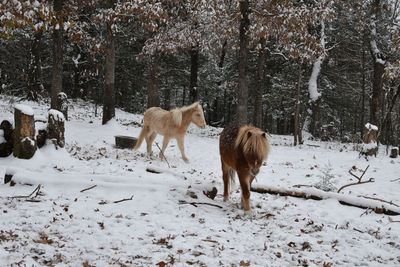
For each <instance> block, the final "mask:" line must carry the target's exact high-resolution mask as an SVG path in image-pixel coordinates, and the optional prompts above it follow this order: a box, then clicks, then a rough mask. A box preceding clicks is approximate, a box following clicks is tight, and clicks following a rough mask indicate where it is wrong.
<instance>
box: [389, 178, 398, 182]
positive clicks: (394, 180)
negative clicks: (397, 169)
mask: <svg viewBox="0 0 400 267" xmlns="http://www.w3.org/2000/svg"><path fill="white" fill-rule="evenodd" d="M399 180H400V178H397V179H393V180H390V181H391V182H396V181H399Z"/></svg>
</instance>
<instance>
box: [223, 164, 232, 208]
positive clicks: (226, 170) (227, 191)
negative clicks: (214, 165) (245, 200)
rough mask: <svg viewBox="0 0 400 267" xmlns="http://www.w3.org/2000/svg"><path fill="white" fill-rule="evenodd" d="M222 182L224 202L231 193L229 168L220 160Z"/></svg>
mask: <svg viewBox="0 0 400 267" xmlns="http://www.w3.org/2000/svg"><path fill="white" fill-rule="evenodd" d="M221 166H222V180H224V201H226V200H228V199H229V195H230V193H231V181H230V180H231V177H230V175H229V170H230V167H229V166H228V165H226V164H225V163H224V162H223V161H222V160H221Z"/></svg>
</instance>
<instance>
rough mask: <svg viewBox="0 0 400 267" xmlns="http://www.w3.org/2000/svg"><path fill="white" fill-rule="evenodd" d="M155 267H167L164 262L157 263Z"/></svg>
mask: <svg viewBox="0 0 400 267" xmlns="http://www.w3.org/2000/svg"><path fill="white" fill-rule="evenodd" d="M156 265H158V266H160V267H165V266H167V264H166V263H165V262H164V261H160V262H159V263H157V264H156Z"/></svg>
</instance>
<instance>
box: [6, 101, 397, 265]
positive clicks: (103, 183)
mask: <svg viewBox="0 0 400 267" xmlns="http://www.w3.org/2000/svg"><path fill="white" fill-rule="evenodd" d="M15 101H16V100H15V99H12V98H9V97H4V96H0V121H2V120H3V119H6V118H12V116H13V108H12V107H13V105H14V104H15V103H14V102H15ZM22 104H25V105H28V106H31V107H32V109H33V111H34V113H35V117H39V116H42V117H43V116H44V117H47V108H48V106H49V105H48V104H43V103H42V105H39V104H37V103H33V102H25V101H23V102H22ZM94 110H95V108H94V106H93V105H91V104H89V103H84V102H81V101H78V102H72V103H71V106H70V109H69V114H70V120H69V121H67V122H66V133H65V136H66V147H65V149H58V150H56V149H55V148H54V147H53V146H52V145H47V146H46V147H44V148H42V149H40V150H38V151H37V152H36V154H35V156H34V157H33V158H32V159H30V160H21V159H16V158H14V157H13V156H9V157H7V158H0V178H1V180H3V177H4V175H5V173H6V172H7V171H8V172H14V173H15V174H14V177H13V180H14V181H15V182H17V185H15V186H13V187H10V186H9V184H3V182H1V184H0V214H1V215H0V266H82V265H83V266H191V265H193V266H400V237H399V234H400V216H388V215H383V214H376V213H374V212H372V211H371V210H364V209H360V208H356V207H350V206H344V205H341V204H340V203H339V202H338V201H337V200H335V199H326V200H322V201H316V200H306V199H300V198H293V197H282V196H277V195H270V194H259V193H254V192H253V193H252V194H251V204H252V207H253V212H252V215H250V216H245V215H244V214H243V210H241V209H240V208H239V202H240V190H239V187H238V189H237V190H236V191H235V192H234V193H233V195H232V196H231V199H230V200H229V201H227V202H224V201H223V200H222V195H221V194H222V178H221V170H220V161H219V154H218V135H219V132H220V131H221V129H217V128H212V127H207V128H206V129H204V130H201V129H197V128H195V127H194V126H193V125H192V126H191V127H190V129H189V133H188V134H187V136H186V140H185V148H186V151H187V153H186V154H187V156H188V157H189V160H190V163H188V164H187V163H184V162H183V161H182V159H181V158H180V152H179V149H178V147H177V144H176V142H175V141H172V142H171V143H170V145H169V147H168V148H167V150H166V153H165V154H166V157H167V159H168V162H169V164H170V165H171V168H169V167H168V165H167V163H166V162H165V161H162V160H160V159H159V158H157V157H153V158H152V157H149V156H147V155H146V154H145V145H144V144H142V147H141V148H140V150H139V151H133V150H130V149H117V148H115V146H114V144H115V141H114V136H115V135H131V136H138V135H139V132H140V127H139V125H140V123H141V118H142V116H140V115H134V114H130V113H126V112H123V111H120V110H117V112H116V118H117V119H116V120H113V121H112V122H110V123H109V124H107V125H105V126H102V125H101V117H100V116H98V117H95V116H94ZM99 114H101V113H99ZM156 142H158V143H159V144H161V142H162V138H161V137H160V136H159V137H157V139H156ZM270 142H271V144H272V147H271V148H272V149H271V154H270V157H269V159H268V161H267V164H266V166H264V167H262V169H261V172H260V174H259V175H258V177H257V180H256V181H255V183H254V184H253V185H254V186H257V187H261V186H273V187H280V188H291V187H292V186H296V185H302V186H300V189H302V188H304V190H306V189H307V187H304V186H303V185H315V184H316V183H318V182H320V181H321V179H322V178H321V177H324V176H325V177H326V176H330V177H332V184H333V185H334V186H335V187H336V188H339V187H341V186H342V185H345V184H348V183H351V182H355V178H354V177H352V176H351V175H350V174H349V172H348V171H349V170H350V169H353V172H354V173H356V174H357V175H360V174H361V172H360V171H359V169H362V170H363V169H365V168H366V167H367V166H368V165H370V167H369V169H368V171H367V172H366V174H365V176H364V178H363V180H368V179H369V178H374V180H375V182H373V183H367V184H362V185H356V186H351V187H348V188H345V189H343V191H342V192H341V194H344V195H348V196H353V197H357V196H368V197H374V198H379V199H384V200H387V201H393V203H397V204H400V194H399V188H400V176H399V171H398V170H399V166H400V159H399V158H397V159H391V158H389V157H388V156H386V155H385V153H384V148H381V151H379V155H378V157H376V158H370V159H369V161H367V160H366V159H364V158H362V157H361V158H360V157H359V155H358V152H357V151H355V150H354V145H353V144H340V143H334V142H331V143H329V142H314V141H306V142H305V144H304V145H301V146H298V147H293V146H292V145H291V143H292V138H291V137H290V136H276V135H272V136H271V137H270ZM153 151H155V152H157V151H158V148H157V147H156V146H154V148H153ZM148 167H153V168H156V169H159V170H162V173H159V174H157V173H150V172H147V171H146V168H148ZM26 184H30V185H26ZM39 184H40V185H41V189H40V193H41V194H39V195H38V196H36V197H35V198H34V199H36V200H39V201H40V202H29V201H25V199H26V198H15V197H16V196H26V195H29V194H30V193H31V192H33V191H34V189H35V188H36V187H37V186H38V185H39ZM237 184H238V183H237ZM92 186H95V187H93V188H92V189H89V190H86V191H83V192H81V191H82V190H83V189H86V188H90V187H92ZM213 187H216V188H217V189H218V194H217V196H216V198H215V199H214V200H212V199H210V198H208V197H207V196H206V195H205V194H204V193H203V191H208V190H211V189H212V188H213ZM296 188H297V187H296ZM132 196H133V197H132ZM130 198H132V199H131V200H126V201H122V202H118V200H123V199H130ZM115 201H117V203H114V202H115ZM188 202H206V203H211V204H213V205H216V206H212V205H204V204H198V205H196V206H194V205H190V204H187V203H188ZM218 206H220V207H222V208H220V207H218ZM392 206H393V205H392ZM395 208H397V207H395Z"/></svg>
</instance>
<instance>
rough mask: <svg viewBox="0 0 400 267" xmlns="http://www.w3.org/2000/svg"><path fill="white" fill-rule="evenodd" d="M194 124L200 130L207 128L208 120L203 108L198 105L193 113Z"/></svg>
mask: <svg viewBox="0 0 400 267" xmlns="http://www.w3.org/2000/svg"><path fill="white" fill-rule="evenodd" d="M192 122H193V123H194V124H195V125H196V126H197V127H199V128H205V127H206V120H205V119H204V113H203V108H202V107H201V106H200V104H197V105H196V107H195V108H194V110H193V113H192Z"/></svg>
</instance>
